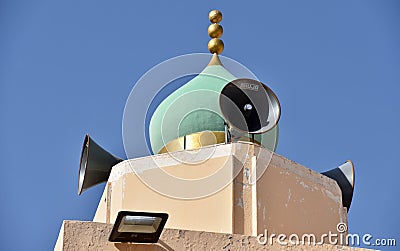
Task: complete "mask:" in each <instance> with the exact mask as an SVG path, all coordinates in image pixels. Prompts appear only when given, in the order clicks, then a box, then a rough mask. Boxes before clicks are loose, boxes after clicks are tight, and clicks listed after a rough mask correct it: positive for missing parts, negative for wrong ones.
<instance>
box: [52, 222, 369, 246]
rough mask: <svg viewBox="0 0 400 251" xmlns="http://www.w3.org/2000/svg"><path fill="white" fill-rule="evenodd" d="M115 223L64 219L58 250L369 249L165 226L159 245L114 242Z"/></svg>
mask: <svg viewBox="0 0 400 251" xmlns="http://www.w3.org/2000/svg"><path fill="white" fill-rule="evenodd" d="M111 229H112V224H105V223H98V222H84V221H64V223H63V227H62V229H61V231H60V235H62V238H59V239H58V241H59V243H57V245H56V247H55V250H56V251H61V250H63V251H70V250H71V251H72V250H73V251H80V250H82V251H86V250H88V251H91V250H96V251H97V250H104V251H112V250H120V251H129V250H134V251H138V250H139V251H140V250H149V251H155V250H168V251H171V250H272V251H274V250H276V251H283V250H326V251H334V250H335V251H336V250H343V251H350V250H353V251H362V250H367V249H362V248H350V247H345V246H334V245H328V244H323V245H318V246H309V245H298V246H281V245H279V244H278V243H276V242H275V243H273V244H272V245H269V244H267V245H261V244H259V243H258V241H257V238H256V237H253V236H245V235H238V234H221V233H211V232H202V231H189V230H178V229H164V231H163V233H162V235H161V237H160V240H159V242H158V243H156V244H133V243H111V242H108V236H109V234H110V232H111Z"/></svg>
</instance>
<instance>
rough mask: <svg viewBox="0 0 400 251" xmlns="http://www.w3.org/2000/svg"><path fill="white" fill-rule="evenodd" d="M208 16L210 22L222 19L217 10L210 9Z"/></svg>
mask: <svg viewBox="0 0 400 251" xmlns="http://www.w3.org/2000/svg"><path fill="white" fill-rule="evenodd" d="M208 18H209V19H210V21H211V23H219V22H221V20H222V13H221V11H219V10H212V11H210V14H208Z"/></svg>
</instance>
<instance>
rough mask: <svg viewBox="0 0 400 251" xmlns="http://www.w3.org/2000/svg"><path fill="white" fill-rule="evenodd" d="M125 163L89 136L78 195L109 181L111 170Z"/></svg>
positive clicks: (82, 161) (82, 155)
mask: <svg viewBox="0 0 400 251" xmlns="http://www.w3.org/2000/svg"><path fill="white" fill-rule="evenodd" d="M121 161H123V160H122V159H121V158H118V157H115V156H114V155H112V154H111V153H109V152H107V151H106V150H104V149H103V148H102V147H101V146H99V145H98V144H97V143H96V142H94V140H93V139H91V138H90V136H89V134H86V136H85V140H84V141H83V146H82V154H81V161H80V165H79V177H78V195H81V193H82V192H83V191H85V190H86V189H88V188H90V187H92V186H95V185H97V184H100V183H102V182H105V181H107V180H108V176H109V175H110V172H111V168H112V167H113V166H114V165H116V164H118V163H119V162H121Z"/></svg>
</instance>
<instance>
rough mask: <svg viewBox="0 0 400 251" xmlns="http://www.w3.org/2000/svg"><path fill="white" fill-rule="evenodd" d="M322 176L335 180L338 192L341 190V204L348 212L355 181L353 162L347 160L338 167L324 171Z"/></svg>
mask: <svg viewBox="0 0 400 251" xmlns="http://www.w3.org/2000/svg"><path fill="white" fill-rule="evenodd" d="M322 174H323V175H325V176H327V177H329V178H331V179H333V180H335V181H336V183H337V184H338V185H339V187H340V190H342V204H343V206H344V207H346V208H347V211H349V208H350V205H351V201H352V199H353V191H354V180H355V173H354V165H353V162H351V161H350V160H348V161H346V163H344V164H342V165H340V166H339V167H336V168H334V169H332V170H329V171H326V172H324V173H322Z"/></svg>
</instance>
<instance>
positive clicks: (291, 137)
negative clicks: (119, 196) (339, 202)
mask: <svg viewBox="0 0 400 251" xmlns="http://www.w3.org/2000/svg"><path fill="white" fill-rule="evenodd" d="M215 8H216V9H220V10H222V12H223V14H224V18H223V21H222V25H223V26H224V35H223V40H224V42H225V50H224V53H223V55H225V56H227V57H230V58H233V59H235V60H237V61H239V62H241V63H242V64H244V65H245V66H247V67H248V68H249V69H251V70H252V71H253V72H254V73H255V74H256V75H257V77H258V78H259V79H260V80H261V81H263V82H264V83H266V84H268V85H269V86H270V87H271V88H272V89H273V90H274V91H275V93H276V94H277V95H278V97H279V99H280V102H281V105H282V117H281V120H280V129H281V131H280V132H281V133H280V141H279V145H278V148H277V153H279V154H281V155H284V156H286V157H287V158H289V159H292V160H294V161H296V162H298V163H301V164H303V165H305V166H307V167H309V168H311V169H314V170H316V171H320V172H322V171H325V170H328V169H330V168H332V167H334V166H336V165H338V164H341V163H342V162H344V161H345V160H347V159H351V160H353V161H354V163H355V167H356V187H355V193H354V199H353V203H352V207H351V209H350V212H349V229H350V232H352V233H360V234H363V233H371V234H372V235H373V236H374V237H376V238H396V239H397V243H398V245H400V227H399V226H400V215H399V213H398V212H399V211H400V201H399V198H400V196H399V191H400V189H399V186H398V179H399V176H400V166H399V161H398V157H399V155H400V154H399V152H400V151H399V150H400V145H399V142H400V130H399V129H398V128H399V123H400V111H399V110H400V99H399V97H398V96H399V92H400V27H399V26H400V25H399V24H400V15H399V14H400V2H399V1H397V0H379V1H378V0H351V1H348V0H335V1H333V0H330V1H321V0H303V1H278V0H276V1H258V2H255V3H253V2H251V3H249V1H236V2H233V1H225V2H222V1H219V2H218V3H216V2H215V1H197V2H192V1H190V2H189V1H140V2H139V1H126V0H120V1H102V0H84V1H82V0H79V1H78V0H71V1H54V0H53V1H51V0H47V1H46V0H37V1H22V0H1V1H0V121H1V123H0V167H1V172H2V182H1V183H0V191H1V192H0V194H1V198H2V201H1V203H0V217H1V222H2V224H0V236H1V237H0V238H1V242H0V249H1V250H11V249H15V248H16V247H17V248H18V249H20V250H50V249H52V248H53V246H54V244H55V241H56V238H57V235H58V231H59V228H60V226H61V223H62V220H63V219H79V220H91V219H92V217H93V215H94V212H95V210H96V206H97V203H98V200H99V198H100V195H101V192H102V190H103V185H101V186H97V187H95V188H93V189H90V190H88V191H86V192H84V193H83V195H82V196H80V197H78V195H77V181H78V165H79V155H80V151H81V145H82V141H83V137H84V135H85V133H90V134H91V135H92V136H93V138H94V139H95V140H96V141H97V142H98V143H100V144H101V145H103V146H104V147H105V148H106V149H108V150H109V151H110V152H112V153H114V154H115V155H119V156H124V155H125V154H124V148H123V144H122V135H121V134H122V128H121V127H122V115H123V110H124V106H125V101H126V99H127V97H128V95H129V93H130V90H131V89H132V87H133V86H134V84H135V82H136V81H137V80H138V79H139V78H140V76H141V75H142V74H144V73H145V72H146V71H147V70H149V69H150V68H151V67H153V66H154V65H156V64H158V63H160V62H162V61H164V60H166V59H169V58H171V57H175V56H178V55H182V54H186V53H194V52H207V42H208V39H209V38H208V36H207V27H208V24H209V21H208V19H207V15H208V12H209V11H210V10H211V9H215ZM138 133H142V132H138ZM140 154H141V153H140V152H138V156H140ZM17 233H18V234H17ZM19 233H22V235H21V234H19ZM15 243H17V246H15ZM384 249H385V248H384ZM388 250H389V249H388ZM393 250H395V248H393Z"/></svg>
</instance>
